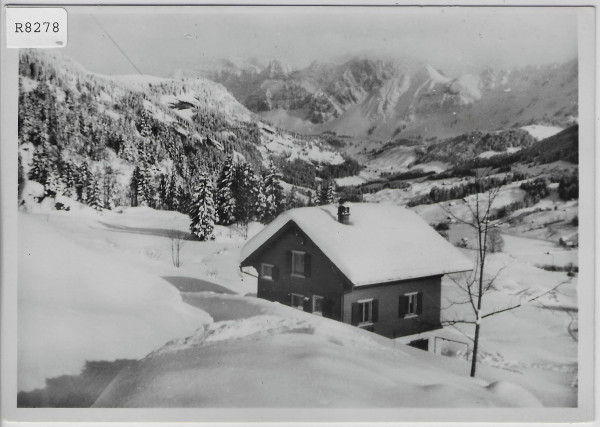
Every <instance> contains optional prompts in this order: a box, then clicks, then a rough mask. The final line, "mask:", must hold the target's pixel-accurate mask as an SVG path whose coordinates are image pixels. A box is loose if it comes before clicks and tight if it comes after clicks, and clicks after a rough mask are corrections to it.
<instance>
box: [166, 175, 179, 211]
mask: <svg viewBox="0 0 600 427" xmlns="http://www.w3.org/2000/svg"><path fill="white" fill-rule="evenodd" d="M167 194H168V197H167V206H168V209H169V210H172V211H181V187H180V185H179V184H178V183H177V175H176V174H175V172H172V173H171V177H170V179H169V191H168V192H167Z"/></svg>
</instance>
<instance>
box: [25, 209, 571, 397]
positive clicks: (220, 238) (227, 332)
mask: <svg viewBox="0 0 600 427" xmlns="http://www.w3.org/2000/svg"><path fill="white" fill-rule="evenodd" d="M419 213H420V214H421V215H424V216H425V217H426V219H427V220H428V221H429V218H427V217H428V215H429V213H428V211H427V210H426V211H425V212H419ZM188 225H189V219H188V218H187V216H185V215H182V214H179V213H174V212H166V211H155V210H152V209H149V208H129V209H125V210H124V211H123V212H122V213H117V212H104V213H102V214H97V213H95V212H93V211H91V210H88V209H81V210H77V209H74V208H73V209H72V210H71V211H70V212H64V211H49V210H48V209H47V207H44V206H39V207H37V208H36V209H30V213H20V216H19V260H20V264H19V307H18V310H19V341H18V347H19V348H18V350H19V389H21V390H31V389H33V388H36V387H43V384H44V380H46V379H47V378H49V377H55V376H58V375H62V374H76V373H77V372H78V371H79V370H80V369H81V368H82V367H83V364H84V362H85V361H86V360H114V359H118V358H134V359H141V360H140V362H138V363H136V364H134V365H131V366H129V367H128V368H126V369H125V370H123V371H122V372H121V373H120V374H118V376H117V377H116V379H115V380H114V381H113V382H112V383H111V385H110V386H109V387H108V388H107V389H106V390H105V392H104V393H103V394H102V395H101V397H100V399H99V400H98V401H97V402H96V405H97V406H130V407H131V406H137V407H148V406H163V407H169V406H178V407H225V406H238V407H244V406H245V407H261V406H262V407H269V406H278V407H307V406H315V407H344V406H345V407H349V406H363V407H364V406H371V407H421V406H430V407H457V406H458V407H481V406H484V407H488V406H525V407H533V406H539V405H540V404H542V405H544V406H573V405H575V404H576V400H577V389H576V375H577V350H576V349H577V345H576V342H575V340H574V338H573V334H576V327H575V326H576V315H577V303H576V279H572V280H570V281H569V282H568V283H565V284H564V285H562V286H561V287H560V292H557V293H552V294H550V295H548V296H545V297H544V299H541V300H540V301H541V302H543V303H544V307H539V306H536V305H533V304H528V305H526V307H524V308H521V309H518V310H515V311H513V312H510V313H506V314H500V315H497V316H493V317H491V318H489V319H486V320H485V322H484V324H483V326H482V341H481V348H482V352H481V356H482V357H481V363H480V365H479V368H478V375H477V378H476V379H470V378H469V377H468V370H469V366H468V363H467V362H466V361H464V360H462V359H461V358H460V357H458V358H450V357H443V356H439V355H435V354H430V353H425V352H422V351H421V350H416V349H413V348H410V347H406V346H404V345H402V344H400V343H399V342H396V341H394V340H388V339H386V338H383V337H379V336H377V335H373V334H371V333H368V332H365V331H362V330H360V329H359V328H355V327H352V326H349V325H345V324H342V323H339V322H335V321H332V320H329V319H323V318H320V317H318V316H314V315H311V314H307V313H303V312H299V311H296V310H294V309H291V308H289V307H286V306H281V305H278V304H274V303H271V302H268V301H263V300H258V299H256V298H255V297H253V296H252V295H254V294H255V292H256V280H255V279H254V278H253V277H250V276H248V275H244V274H242V273H241V272H240V270H239V267H238V263H239V253H240V249H241V246H242V245H243V244H244V243H245V240H244V239H243V238H242V237H241V231H240V230H237V229H235V227H231V228H225V227H217V229H216V236H217V237H216V240H215V241H211V242H198V241H194V240H191V239H190V240H188V239H186V240H184V241H183V246H182V248H181V267H180V268H176V267H174V266H173V262H172V258H171V244H172V241H171V238H170V236H171V235H172V233H173V231H174V230H180V231H183V232H185V233H187V229H188ZM261 228H262V226H261V225H260V224H251V225H250V228H249V232H248V235H249V236H252V235H253V234H255V233H256V232H258V231H259V230H260V229H261ZM536 248H537V247H536V246H535V244H533V246H523V245H519V244H517V243H515V241H512V242H509V241H507V244H506V253H500V254H494V255H492V256H491V258H490V259H491V261H490V265H491V269H490V272H493V271H495V270H499V269H502V271H501V274H500V276H499V279H498V286H497V290H496V291H495V292H493V293H492V294H490V298H489V299H488V300H487V303H486V304H487V306H488V307H489V308H501V307H503V306H505V305H506V304H511V303H513V302H515V301H522V299H523V297H524V296H531V295H536V293H540V292H544V291H545V290H548V289H550V288H551V287H553V286H555V285H556V284H558V283H560V281H562V280H564V279H567V277H566V274H565V273H552V272H547V271H543V270H540V269H538V268H535V267H534V266H533V265H532V264H531V262H530V261H531V260H530V259H529V258H528V257H529V256H532V255H531V253H535V251H536V250H537V249H536ZM540 250H541V251H544V250H546V248H545V247H544V248H540ZM572 252H573V253H576V251H572ZM465 253H466V254H467V255H468V256H472V253H470V251H469V250H465ZM546 256H547V255H546ZM443 289H444V290H443V292H444V299H445V300H446V302H449V301H453V300H454V299H456V298H458V296H457V287H456V286H455V285H454V284H453V283H452V281H450V280H448V279H445V280H444V283H443ZM448 305H450V304H448ZM464 308H465V306H452V307H450V308H448V309H446V310H444V316H446V317H451V316H456V315H461V313H460V310H463V309H464ZM445 332H446V333H447V334H450V335H452V334H454V335H455V338H456V339H457V340H460V341H468V340H467V339H466V338H465V337H464V335H462V334H463V333H464V332H468V330H467V329H465V328H464V327H459V326H458V325H455V326H454V327H447V328H446V331H445ZM167 342H168V343H167ZM458 356H462V355H460V354H458Z"/></svg>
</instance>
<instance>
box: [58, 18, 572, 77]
mask: <svg viewBox="0 0 600 427" xmlns="http://www.w3.org/2000/svg"><path fill="white" fill-rule="evenodd" d="M90 10H94V12H96V13H94V14H91V13H89V12H90ZM133 12H135V13H133ZM63 51H64V53H65V54H67V55H69V56H71V57H72V58H73V59H75V60H77V61H78V62H80V63H81V64H82V65H83V66H84V67H86V68H87V69H89V70H90V71H94V72H98V73H102V74H132V73H137V71H136V68H137V69H139V70H140V71H141V72H142V73H144V74H154V75H161V76H169V75H171V74H172V73H173V71H174V70H176V69H179V68H193V67H195V66H198V65H201V64H202V63H203V62H205V61H206V60H207V59H211V58H231V57H234V58H242V59H243V58H251V57H256V58H258V59H260V60H262V61H263V62H264V61H268V60H270V59H279V60H281V61H283V62H286V63H288V64H290V65H292V66H295V67H304V66H306V65H308V64H309V63H310V62H312V61H313V60H318V61H336V60H339V58H342V57H348V56H352V55H360V54H363V55H364V54H369V55H373V56H378V57H381V58H390V59H403V58H408V57H412V58H415V59H417V60H419V61H426V62H429V63H430V64H432V65H433V66H435V67H436V68H439V69H441V70H442V71H444V72H445V73H446V74H448V75H451V76H452V75H457V74H459V73H462V72H465V71H468V70H473V69H477V68H479V67H483V66H492V67H494V68H512V67H520V66H524V65H530V64H531V65H537V64H544V63H552V62H564V61H566V60H569V59H573V58H576V56H577V17H576V14H575V11H574V10H573V9H569V8H541V7H538V8H456V7H454V8H433V7H420V8H394V7H369V8H357V7H336V8H331V7H312V8H301V7H296V8H291V7H277V8H275V7H269V8H267V7H246V8H233V7H229V8H227V7H210V8H209V7H188V8H185V9H184V8H165V7H150V8H136V9H133V8H131V7H127V8H126V7H120V8H116V7H114V8H112V9H111V8H109V7H103V8H95V7H87V8H69V41H68V45H67V47H66V48H64V49H63ZM128 58H129V59H128ZM132 64H133V65H132Z"/></svg>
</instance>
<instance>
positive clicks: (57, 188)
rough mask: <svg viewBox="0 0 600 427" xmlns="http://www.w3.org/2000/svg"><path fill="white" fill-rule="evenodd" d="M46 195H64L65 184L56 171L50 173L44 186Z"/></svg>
mask: <svg viewBox="0 0 600 427" xmlns="http://www.w3.org/2000/svg"><path fill="white" fill-rule="evenodd" d="M45 190H46V195H49V196H54V195H56V194H62V195H64V194H65V183H64V182H63V180H62V178H61V177H60V175H59V174H58V172H57V171H56V170H52V171H50V173H49V174H48V180H47V181H46V185H45Z"/></svg>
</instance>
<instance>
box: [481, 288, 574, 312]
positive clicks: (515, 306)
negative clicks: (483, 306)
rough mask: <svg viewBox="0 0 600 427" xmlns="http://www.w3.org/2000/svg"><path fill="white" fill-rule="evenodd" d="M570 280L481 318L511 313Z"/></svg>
mask: <svg viewBox="0 0 600 427" xmlns="http://www.w3.org/2000/svg"><path fill="white" fill-rule="evenodd" d="M571 280H572V279H567V280H565V281H562V282H560V283H559V284H558V285H556V286H554V287H553V288H551V289H548V290H547V291H545V292H542V293H541V294H539V295H537V296H535V297H533V298H530V299H528V300H526V301H525V302H522V303H519V304H515V305H513V306H512V307H507V308H503V309H501V310H496V311H493V312H491V313H487V314H485V315H483V316H481V318H482V319H485V318H486V317H490V316H494V315H495V314H500V313H504V312H506V311H511V310H514V309H515V308H519V307H522V306H523V305H526V304H528V303H530V302H533V301H535V300H537V299H540V298H541V297H543V296H545V295H548V294H550V293H552V292H554V291H555V290H556V289H557V288H559V287H560V286H562V285H564V284H565V283H569V282H570V281H571Z"/></svg>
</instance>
